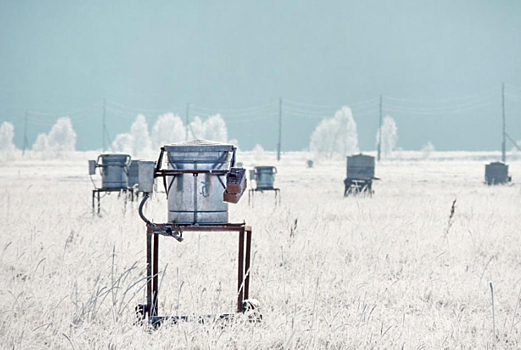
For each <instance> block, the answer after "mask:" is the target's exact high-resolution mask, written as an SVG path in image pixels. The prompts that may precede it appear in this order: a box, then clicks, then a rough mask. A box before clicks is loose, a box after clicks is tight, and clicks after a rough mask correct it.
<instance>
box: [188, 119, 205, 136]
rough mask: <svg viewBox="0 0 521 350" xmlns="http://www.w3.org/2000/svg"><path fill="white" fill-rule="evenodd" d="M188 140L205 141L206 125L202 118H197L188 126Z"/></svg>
mask: <svg viewBox="0 0 521 350" xmlns="http://www.w3.org/2000/svg"><path fill="white" fill-rule="evenodd" d="M188 130H189V132H188V138H189V139H191V140H193V139H204V123H203V121H202V119H201V118H199V117H195V118H194V119H193V120H192V121H191V122H190V124H189V125H188Z"/></svg>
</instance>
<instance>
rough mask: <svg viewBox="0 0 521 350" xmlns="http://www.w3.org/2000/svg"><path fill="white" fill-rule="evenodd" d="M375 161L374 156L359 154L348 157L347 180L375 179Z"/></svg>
mask: <svg viewBox="0 0 521 350" xmlns="http://www.w3.org/2000/svg"><path fill="white" fill-rule="evenodd" d="M374 168H375V160H374V157H373V156H367V155H364V154H361V153H360V154H357V155H354V156H348V157H347V178H348V179H354V180H372V179H374Z"/></svg>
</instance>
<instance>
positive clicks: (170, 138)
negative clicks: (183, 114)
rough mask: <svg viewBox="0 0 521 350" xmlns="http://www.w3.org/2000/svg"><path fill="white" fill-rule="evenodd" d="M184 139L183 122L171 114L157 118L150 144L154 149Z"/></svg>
mask: <svg viewBox="0 0 521 350" xmlns="http://www.w3.org/2000/svg"><path fill="white" fill-rule="evenodd" d="M185 139H186V129H185V127H184V124H183V121H182V120H181V118H180V117H179V116H177V115H174V114H173V113H167V114H163V115H161V116H159V118H158V119H157V121H156V123H155V124H154V128H153V129H152V143H153V146H154V148H155V149H158V148H160V147H161V146H163V145H166V144H170V143H176V142H182V141H184V140H185Z"/></svg>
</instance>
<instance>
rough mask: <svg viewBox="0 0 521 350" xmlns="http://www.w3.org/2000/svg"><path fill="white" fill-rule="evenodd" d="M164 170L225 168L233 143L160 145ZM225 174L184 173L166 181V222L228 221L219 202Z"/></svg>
mask: <svg viewBox="0 0 521 350" xmlns="http://www.w3.org/2000/svg"><path fill="white" fill-rule="evenodd" d="M164 150H165V152H166V155H167V161H168V169H174V170H229V169H230V167H231V158H232V152H233V150H234V146H233V145H229V144H224V143H218V142H211V141H206V140H193V141H187V142H182V143H176V144H171V145H167V146H164ZM225 182H226V179H225V175H220V176H219V175H216V174H211V173H210V174H208V173H207V174H198V175H197V176H196V174H193V173H186V174H179V175H175V176H173V177H170V179H169V181H168V221H169V222H172V223H174V222H175V223H178V224H222V223H227V222H228V203H226V202H224V201H223V192H224V183H225Z"/></svg>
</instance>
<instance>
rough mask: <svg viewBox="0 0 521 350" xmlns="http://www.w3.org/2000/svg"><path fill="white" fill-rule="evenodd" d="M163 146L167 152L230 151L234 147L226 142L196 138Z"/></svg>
mask: <svg viewBox="0 0 521 350" xmlns="http://www.w3.org/2000/svg"><path fill="white" fill-rule="evenodd" d="M164 148H165V150H166V151H168V152H171V151H173V152H231V151H233V150H234V148H235V147H234V146H233V145H230V144H227V143H221V142H215V141H208V140H202V139H197V140H190V141H185V142H179V143H172V144H170V145H165V146H164Z"/></svg>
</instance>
